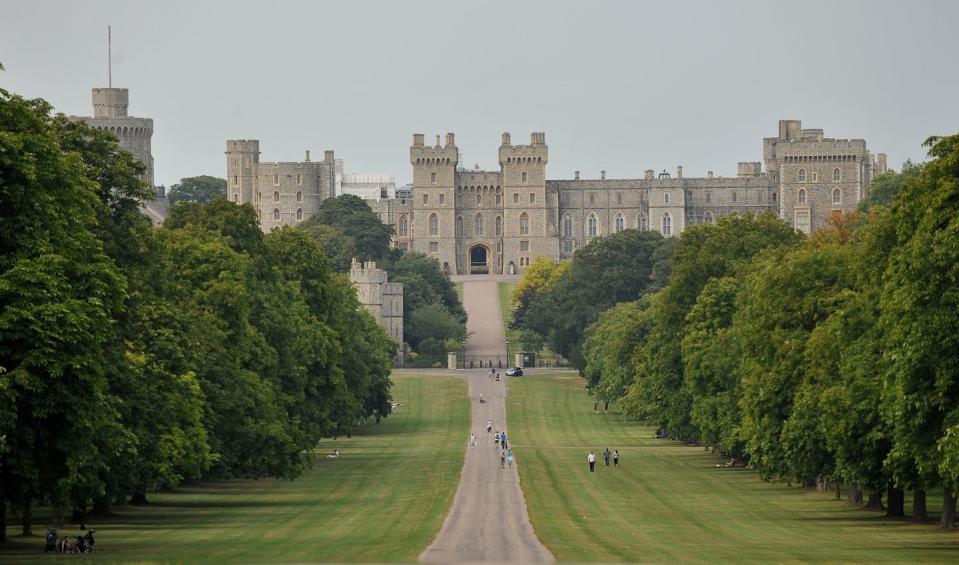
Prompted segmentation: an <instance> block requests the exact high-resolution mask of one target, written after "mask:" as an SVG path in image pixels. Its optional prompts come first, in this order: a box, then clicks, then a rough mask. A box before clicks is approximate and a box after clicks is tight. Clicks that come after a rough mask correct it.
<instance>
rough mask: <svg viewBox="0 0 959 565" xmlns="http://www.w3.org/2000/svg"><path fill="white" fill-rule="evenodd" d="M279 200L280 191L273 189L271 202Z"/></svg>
mask: <svg viewBox="0 0 959 565" xmlns="http://www.w3.org/2000/svg"><path fill="white" fill-rule="evenodd" d="M279 201H280V193H279V192H276V191H274V192H273V202H279Z"/></svg>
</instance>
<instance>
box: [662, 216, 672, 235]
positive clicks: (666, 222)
mask: <svg viewBox="0 0 959 565" xmlns="http://www.w3.org/2000/svg"><path fill="white" fill-rule="evenodd" d="M662 228H663V235H666V236H670V235H673V217H672V216H671V215H670V214H669V212H663V221H662Z"/></svg>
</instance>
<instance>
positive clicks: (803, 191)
mask: <svg viewBox="0 0 959 565" xmlns="http://www.w3.org/2000/svg"><path fill="white" fill-rule="evenodd" d="M799 203H800V204H805V203H806V189H805V188H800V189H799Z"/></svg>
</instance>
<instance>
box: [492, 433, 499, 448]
mask: <svg viewBox="0 0 959 565" xmlns="http://www.w3.org/2000/svg"><path fill="white" fill-rule="evenodd" d="M493 445H495V446H496V447H499V430H496V433H495V434H493Z"/></svg>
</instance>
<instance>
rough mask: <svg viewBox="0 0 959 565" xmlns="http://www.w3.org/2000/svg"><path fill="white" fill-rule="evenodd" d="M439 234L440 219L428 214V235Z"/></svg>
mask: <svg viewBox="0 0 959 565" xmlns="http://www.w3.org/2000/svg"><path fill="white" fill-rule="evenodd" d="M439 234H440V219H439V218H437V217H436V214H430V235H432V236H436V235H439Z"/></svg>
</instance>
